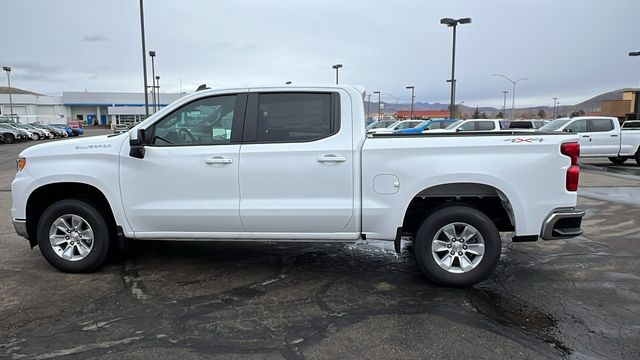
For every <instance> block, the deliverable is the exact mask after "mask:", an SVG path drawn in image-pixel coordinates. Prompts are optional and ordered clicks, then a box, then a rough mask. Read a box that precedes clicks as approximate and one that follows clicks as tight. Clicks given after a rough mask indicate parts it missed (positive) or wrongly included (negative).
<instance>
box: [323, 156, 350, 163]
mask: <svg viewBox="0 0 640 360" xmlns="http://www.w3.org/2000/svg"><path fill="white" fill-rule="evenodd" d="M345 161H347V158H346V157H344V156H337V155H333V154H329V155H322V156H320V157H319V158H318V162H345Z"/></svg>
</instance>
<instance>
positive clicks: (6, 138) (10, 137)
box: [4, 134, 16, 144]
mask: <svg viewBox="0 0 640 360" xmlns="http://www.w3.org/2000/svg"><path fill="white" fill-rule="evenodd" d="M14 141H16V137H15V136H13V134H4V142H5V143H6V144H12V143H13V142H14Z"/></svg>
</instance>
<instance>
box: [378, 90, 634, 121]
mask: <svg viewBox="0 0 640 360" xmlns="http://www.w3.org/2000/svg"><path fill="white" fill-rule="evenodd" d="M632 90H637V89H629V88H626V89H618V90H614V91H610V92H607V93H604V94H600V95H597V96H594V97H592V98H590V99H588V100H585V101H583V102H581V103H578V104H575V105H564V104H562V105H561V106H560V107H559V108H558V112H559V114H560V116H564V115H565V114H566V115H567V116H568V115H569V114H571V113H572V112H574V111H578V110H583V111H584V112H586V113H587V114H588V113H590V112H597V111H600V108H601V103H602V101H604V100H622V93H623V92H625V91H632ZM382 104H383V112H385V113H393V112H396V111H398V110H408V109H409V108H410V107H411V105H410V104H408V103H399V104H396V103H393V102H385V101H382ZM366 106H367V102H366V101H365V108H366ZM413 108H414V110H447V109H448V108H449V104H441V103H428V102H417V103H415V104H414V105H413ZM377 110H378V103H377V102H376V101H371V103H370V105H369V111H370V112H372V113H375V112H376V111H377ZM475 110H476V108H475V107H471V106H464V108H463V111H462V112H463V113H464V114H465V115H466V116H471V114H473V112H474V111H475ZM500 110H501V109H496V108H494V107H488V106H487V107H478V111H479V112H481V113H482V112H484V113H485V114H487V116H489V117H493V116H495V115H496V114H497V113H498V112H500ZM540 110H544V112H545V113H546V114H547V117H551V116H552V115H553V107H551V106H532V107H526V108H516V116H520V117H527V118H535V117H537V114H538V112H539V111H540ZM510 111H511V109H510V108H508V109H507V110H506V112H507V114H509V113H510Z"/></svg>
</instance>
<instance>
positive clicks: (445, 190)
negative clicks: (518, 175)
mask: <svg viewBox="0 0 640 360" xmlns="http://www.w3.org/2000/svg"><path fill="white" fill-rule="evenodd" d="M454 205H465V206H469V207H471V208H474V209H476V210H479V211H480V212H482V213H484V214H485V215H487V216H488V217H489V218H490V219H491V220H492V221H493V223H494V224H495V225H496V227H497V228H498V229H499V230H500V231H513V230H514V229H515V225H516V220H515V214H514V210H513V205H512V202H511V201H510V199H509V198H508V197H507V195H505V194H504V193H503V192H502V191H500V190H499V189H498V188H496V187H494V186H492V185H487V184H483V183H469V182H460V183H450V184H440V185H434V186H431V187H428V188H425V189H423V190H421V191H419V192H418V193H417V194H415V195H414V197H413V198H412V199H411V200H410V202H409V204H408V206H407V207H406V210H405V213H404V217H403V219H402V229H403V233H405V234H413V235H415V234H416V233H417V231H418V228H419V227H420V225H421V224H422V222H423V221H424V219H426V218H427V217H428V216H429V215H431V214H433V213H435V212H437V211H439V210H441V209H443V208H445V207H448V206H454Z"/></svg>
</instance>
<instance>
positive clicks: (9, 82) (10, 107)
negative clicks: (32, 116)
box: [2, 66, 14, 122]
mask: <svg viewBox="0 0 640 360" xmlns="http://www.w3.org/2000/svg"><path fill="white" fill-rule="evenodd" d="M2 70H4V71H6V72H7V85H8V86H9V109H10V110H9V111H11V122H14V121H13V99H12V98H11V76H10V73H11V67H10V66H3V67H2Z"/></svg>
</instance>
